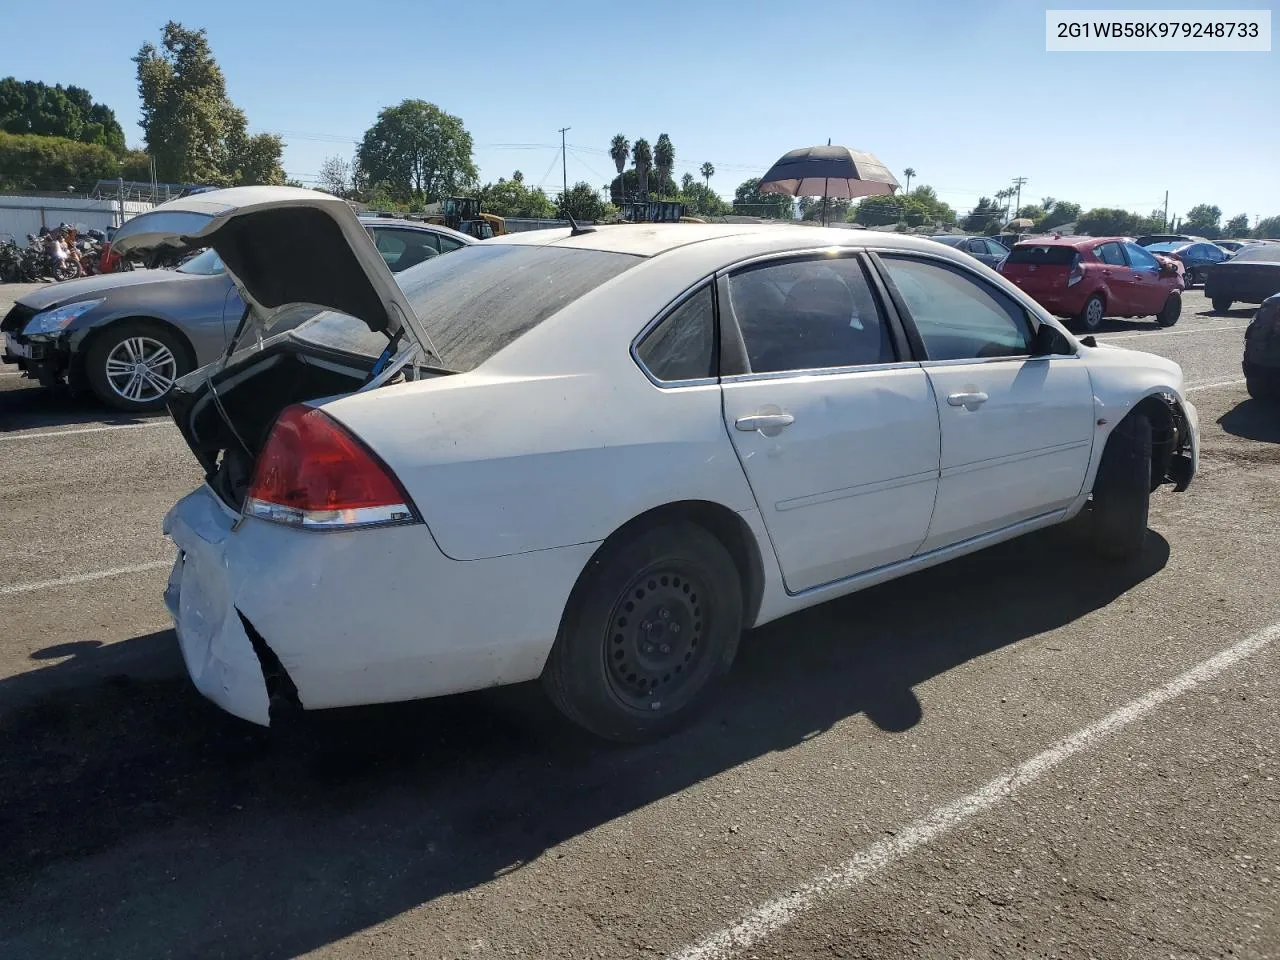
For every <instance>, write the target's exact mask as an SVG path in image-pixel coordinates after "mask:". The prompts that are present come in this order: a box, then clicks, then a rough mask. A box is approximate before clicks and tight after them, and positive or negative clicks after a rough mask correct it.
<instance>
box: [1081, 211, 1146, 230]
mask: <svg viewBox="0 0 1280 960" xmlns="http://www.w3.org/2000/svg"><path fill="white" fill-rule="evenodd" d="M1141 224H1142V218H1141V217H1139V216H1138V215H1137V214H1136V213H1130V212H1129V211H1128V210H1121V209H1119V208H1117V207H1094V208H1093V209H1092V210H1089V211H1087V212H1086V213H1083V214H1081V215H1080V217H1078V218H1077V219H1076V229H1077V230H1078V231H1079V232H1080V233H1082V234H1084V235H1085V236H1092V237H1111V236H1129V235H1131V234H1135V233H1138V232H1139V227H1140V226H1141Z"/></svg>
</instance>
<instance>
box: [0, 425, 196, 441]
mask: <svg viewBox="0 0 1280 960" xmlns="http://www.w3.org/2000/svg"><path fill="white" fill-rule="evenodd" d="M171 426H173V421H172V420H149V421H148V422H146V423H112V424H108V425H107V426H103V427H77V428H76V429H75V430H45V431H43V432H41V433H13V434H9V435H7V436H0V443H2V442H5V441H13V440H43V439H44V438H45V437H69V436H71V435H72V434H76V433H104V432H106V431H107V430H141V429H143V428H144V427H171Z"/></svg>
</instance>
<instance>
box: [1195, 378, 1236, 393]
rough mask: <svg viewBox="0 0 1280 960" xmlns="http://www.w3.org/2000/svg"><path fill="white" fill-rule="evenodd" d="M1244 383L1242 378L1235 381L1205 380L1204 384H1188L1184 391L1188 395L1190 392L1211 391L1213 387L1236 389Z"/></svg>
mask: <svg viewBox="0 0 1280 960" xmlns="http://www.w3.org/2000/svg"><path fill="white" fill-rule="evenodd" d="M1242 383H1245V380H1244V378H1239V379H1236V380H1207V381H1205V382H1204V383H1189V384H1187V387H1186V390H1187V392H1188V393H1190V392H1191V391H1192V390H1212V389H1213V388H1214V387H1238V386H1240V385H1241V384H1242Z"/></svg>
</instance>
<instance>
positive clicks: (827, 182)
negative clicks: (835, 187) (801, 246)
mask: <svg viewBox="0 0 1280 960" xmlns="http://www.w3.org/2000/svg"><path fill="white" fill-rule="evenodd" d="M827 142H828V143H830V142H831V141H829V140H828V141H827ZM830 189H831V178H830V177H824V178H823V180H822V225H823V226H824V227H825V226H826V225H827V191H828V190H830Z"/></svg>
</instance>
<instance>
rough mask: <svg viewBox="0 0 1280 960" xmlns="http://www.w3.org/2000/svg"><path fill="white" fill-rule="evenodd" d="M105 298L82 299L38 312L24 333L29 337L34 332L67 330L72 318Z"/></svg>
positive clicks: (87, 310) (90, 308)
mask: <svg viewBox="0 0 1280 960" xmlns="http://www.w3.org/2000/svg"><path fill="white" fill-rule="evenodd" d="M105 299H106V298H105V297H103V298H100V299H98V300H81V301H80V302H79V303H68V304H67V305H66V306H65V307H54V308H53V309H52V310H45V311H42V312H41V313H37V314H36V315H35V316H34V317H32V318H31V319H30V320H28V321H27V325H26V326H25V327H23V328H22V335H23V336H24V337H29V336H31V334H33V333H57V332H58V331H59V330H65V329H66V327H67V325H68V324H70V323H71V321H72V320H74V319H75V318H76V317H79V316H81V315H82V314H86V313H88V312H89V311H90V310H92V309H93V308H94V307H96V306H97V305H98V304H100V303H102V302H104V301H105Z"/></svg>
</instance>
